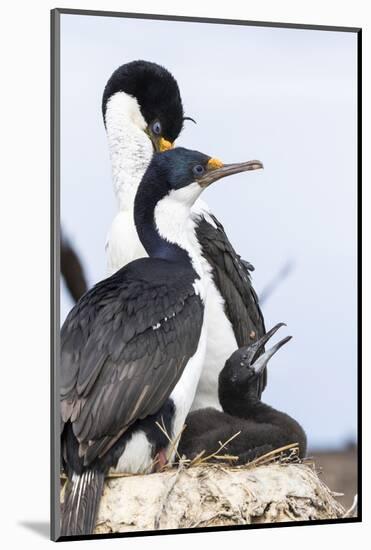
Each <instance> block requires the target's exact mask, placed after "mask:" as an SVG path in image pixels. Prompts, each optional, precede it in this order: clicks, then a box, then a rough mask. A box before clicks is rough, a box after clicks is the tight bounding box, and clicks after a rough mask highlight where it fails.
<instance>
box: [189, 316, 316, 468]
mask: <svg viewBox="0 0 371 550" xmlns="http://www.w3.org/2000/svg"><path fill="white" fill-rule="evenodd" d="M282 325H283V323H279V324H278V325H276V326H275V327H273V328H272V329H271V330H270V331H269V332H267V334H265V335H264V336H263V337H262V338H261V339H260V340H258V341H257V342H255V343H254V344H251V346H248V347H244V348H240V349H238V350H236V351H235V352H234V353H233V354H232V355H231V357H230V358H229V359H228V361H227V362H226V364H225V366H224V368H223V369H222V371H221V373H220V375H219V400H220V403H221V405H222V408H223V411H224V412H221V411H217V410H215V409H212V408H207V409H202V410H200V411H193V412H191V413H190V414H189V415H188V417H187V420H186V425H187V427H186V429H185V431H184V433H183V436H182V439H181V441H180V444H179V454H180V455H186V456H187V457H188V458H190V459H193V458H195V457H196V456H197V455H198V454H199V453H201V452H204V455H205V456H210V455H212V454H213V453H215V451H216V449H218V447H219V446H220V442H221V441H222V442H227V441H229V440H230V441H229V443H228V444H227V445H226V447H225V449H224V450H225V452H226V453H228V454H229V455H232V456H235V457H238V458H237V460H236V462H235V464H246V462H250V461H251V460H254V459H255V458H257V457H259V456H262V455H263V454H265V453H268V452H270V451H273V450H274V449H279V448H281V447H283V446H285V445H289V444H293V443H297V444H298V446H299V456H300V457H304V456H305V454H306V449H307V438H306V435H305V432H304V430H303V428H302V427H301V426H300V424H299V423H298V422H297V421H296V420H295V419H294V418H292V417H291V416H289V415H288V414H286V413H284V412H281V411H278V410H277V409H274V408H273V407H270V406H269V405H267V404H265V403H263V402H262V401H261V396H262V392H263V388H262V384H261V373H262V372H263V371H264V370H265V369H266V367H267V363H268V361H269V360H270V359H271V358H272V357H273V355H274V354H275V353H276V352H277V351H278V350H279V349H280V348H281V347H282V346H283V345H284V344H286V343H287V342H288V341H289V340H290V339H291V336H286V338H284V339H283V340H281V341H280V342H278V343H277V344H276V345H275V346H273V347H272V348H271V349H269V350H268V351H265V352H264V353H263V354H261V355H259V353H260V352H261V350H262V349H263V348H264V345H265V344H266V343H267V342H268V340H269V339H270V338H271V337H272V336H273V335H274V334H275V333H276V331H277V330H278V329H279V328H280V327H281V326H282ZM236 434H238V435H236ZM234 436H235V437H234ZM216 460H217V459H214V461H216ZM209 461H213V458H212V457H211V458H209ZM218 462H220V460H218Z"/></svg>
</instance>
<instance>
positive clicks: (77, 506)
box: [61, 470, 104, 537]
mask: <svg viewBox="0 0 371 550" xmlns="http://www.w3.org/2000/svg"><path fill="white" fill-rule="evenodd" d="M103 486H104V473H102V472H98V471H97V470H86V471H85V472H84V473H83V474H81V475H79V476H78V475H76V474H75V475H74V476H73V479H72V480H70V479H69V480H67V486H66V491H65V496H64V503H63V510H62V522H61V536H63V537H71V536H75V535H90V534H92V533H93V532H94V529H95V522H96V518H97V513H98V508H99V503H100V499H101V496H102V493H103Z"/></svg>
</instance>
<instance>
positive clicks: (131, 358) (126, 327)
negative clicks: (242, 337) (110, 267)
mask: <svg viewBox="0 0 371 550" xmlns="http://www.w3.org/2000/svg"><path fill="white" fill-rule="evenodd" d="M138 262H139V263H138V265H143V266H145V267H146V272H147V276H143V277H142V278H138V273H134V276H133V273H132V272H131V270H130V268H129V269H128V266H127V267H126V268H123V269H122V270H120V271H119V272H118V273H116V274H115V275H113V276H112V277H110V278H109V279H106V280H105V281H102V282H101V283H99V284H98V285H96V286H95V287H94V288H93V289H92V290H91V291H89V292H88V293H87V294H85V295H84V296H83V298H82V299H81V300H80V301H79V302H78V304H77V305H76V306H75V307H74V308H73V309H72V311H71V313H70V314H69V316H68V317H67V319H66V321H65V323H64V325H63V328H62V335H61V350H62V353H61V412H62V420H63V422H67V421H68V420H69V421H70V422H71V423H72V426H73V431H74V434H75V436H76V438H77V440H78V441H79V444H80V447H79V454H80V455H82V456H84V462H85V464H88V463H90V462H91V461H92V460H94V458H96V457H97V456H98V455H99V456H102V455H103V454H104V453H105V452H107V451H108V449H109V448H110V447H111V446H112V445H113V444H114V443H115V441H116V440H117V439H118V438H119V437H120V436H121V435H122V434H123V433H124V432H125V430H126V429H127V428H128V427H129V426H130V425H131V424H132V423H133V422H135V420H137V419H140V418H144V417H146V416H148V415H150V414H154V413H155V412H157V411H158V410H159V408H160V407H161V406H162V405H163V404H164V402H165V401H166V399H167V398H168V396H169V395H170V393H171V392H172V390H173V388H174V387H175V385H176V383H177V382H178V380H179V378H180V377H181V374H182V372H183V370H184V368H185V366H186V364H187V362H188V360H189V359H190V357H192V355H194V353H195V352H196V350H197V346H198V341H199V337H200V332H201V327H202V320H203V305H202V302H201V300H200V298H199V296H198V295H197V294H196V293H195V290H194V288H193V286H192V284H191V282H190V281H189V282H187V281H184V278H183V282H182V284H181V286H179V284H178V286H174V284H172V282H173V281H175V280H176V277H173V276H172V274H171V272H169V267H167V268H166V274H164V277H163V279H162V280H161V278H160V281H162V282H159V277H156V278H155V279H156V281H157V282H156V283H153V282H151V281H150V280H148V274H149V273H150V272H151V269H150V266H149V263H150V262H151V260H149V259H145V260H139V261H138ZM165 281H166V282H165Z"/></svg>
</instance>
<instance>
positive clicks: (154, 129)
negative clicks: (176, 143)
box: [152, 120, 162, 136]
mask: <svg viewBox="0 0 371 550" xmlns="http://www.w3.org/2000/svg"><path fill="white" fill-rule="evenodd" d="M152 132H153V133H154V134H156V135H157V136H159V135H160V134H161V132H162V128H161V123H160V122H159V121H158V120H157V121H156V122H155V123H154V124H153V125H152Z"/></svg>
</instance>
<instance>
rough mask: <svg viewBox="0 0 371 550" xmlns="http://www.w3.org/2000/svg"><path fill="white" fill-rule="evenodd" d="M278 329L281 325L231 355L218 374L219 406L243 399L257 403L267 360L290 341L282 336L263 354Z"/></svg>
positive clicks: (288, 337) (289, 337)
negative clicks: (226, 401)
mask: <svg viewBox="0 0 371 550" xmlns="http://www.w3.org/2000/svg"><path fill="white" fill-rule="evenodd" d="M282 326H285V324H284V323H279V324H278V325H276V326H275V327H273V328H272V329H271V330H270V331H269V332H267V333H266V334H265V335H264V336H262V338H260V339H259V340H257V341H256V342H255V343H254V344H251V345H250V346H246V347H242V348H239V349H238V350H236V351H235V352H234V353H232V355H231V356H230V358H229V359H228V360H227V361H226V363H225V366H224V368H223V369H222V371H221V372H220V374H219V400H220V402H221V404H222V406H223V401H225V400H226V399H227V400H234V399H235V400H238V399H243V400H246V401H250V402H251V403H254V402H256V401H259V400H260V398H261V395H262V391H263V386H262V380H263V376H262V375H263V373H264V370H265V369H266V367H267V364H268V361H269V360H270V359H271V358H272V357H273V355H274V354H275V353H276V352H277V351H278V350H279V349H280V348H281V347H282V346H284V345H285V344H286V343H287V342H288V341H289V340H291V338H292V337H291V336H286V338H283V340H281V341H280V342H278V343H277V344H276V345H274V346H273V347H272V348H270V349H269V350H267V351H264V346H265V344H266V343H267V342H268V340H269V339H270V338H271V337H272V336H273V335H274V334H275V333H276V332H277V330H278V329H279V328H280V327H282ZM223 408H224V407H223Z"/></svg>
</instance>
